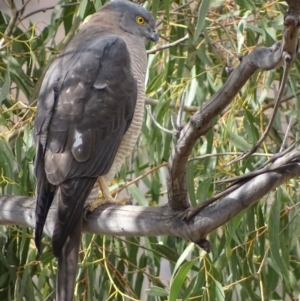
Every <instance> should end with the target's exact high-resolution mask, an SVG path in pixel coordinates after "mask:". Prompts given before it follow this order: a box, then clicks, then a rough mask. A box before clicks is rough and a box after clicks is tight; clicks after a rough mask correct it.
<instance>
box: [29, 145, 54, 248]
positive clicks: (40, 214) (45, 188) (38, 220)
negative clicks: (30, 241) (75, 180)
mask: <svg viewBox="0 0 300 301" xmlns="http://www.w3.org/2000/svg"><path fill="white" fill-rule="evenodd" d="M40 152H41V148H40V149H39V151H38V153H37V157H38V156H39V155H40ZM35 175H36V179H37V191H36V195H37V201H36V208H35V237H34V241H35V245H36V247H37V249H38V251H39V253H40V252H41V240H42V235H43V229H44V225H45V222H46V218H47V214H48V211H49V208H50V206H51V203H52V201H53V198H54V195H55V191H56V186H54V185H52V184H50V183H49V181H48V179H47V176H46V173H45V168H44V160H43V159H42V160H38V162H36V164H35Z"/></svg>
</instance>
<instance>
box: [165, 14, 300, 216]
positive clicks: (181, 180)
mask: <svg viewBox="0 0 300 301" xmlns="http://www.w3.org/2000/svg"><path fill="white" fill-rule="evenodd" d="M298 19H299V11H296V12H295V11H292V10H291V9H289V10H288V13H287V14H286V15H285V19H284V22H285V25H286V26H285V29H284V34H283V38H282V42H277V43H276V44H274V45H273V46H272V47H270V48H267V47H258V48H256V49H254V50H253V51H252V52H251V53H250V54H249V55H247V56H245V57H244V58H243V59H242V61H241V63H240V65H239V66H238V67H237V68H236V69H235V70H233V72H232V73H231V74H230V76H229V78H228V80H227V81H226V83H225V84H224V85H223V86H222V87H221V88H220V89H219V91H217V92H216V93H215V94H214V95H213V96H212V97H211V98H210V99H209V100H208V101H207V102H206V103H205V104H204V105H203V107H202V108H201V109H200V110H198V111H197V112H196V113H195V114H194V115H193V116H192V117H191V120H190V121H189V122H188V123H187V125H186V126H185V127H184V128H183V130H182V131H181V133H180V137H179V139H178V141H177V142H176V144H175V145H174V147H173V149H172V154H171V156H170V159H169V162H168V180H167V183H168V192H169V194H168V196H169V206H170V207H171V208H172V209H173V210H178V211H183V210H185V209H186V208H188V207H189V206H190V203H189V200H188V197H187V190H186V177H185V171H186V165H187V162H188V159H189V155H190V153H191V150H192V148H193V146H194V144H195V142H196V141H197V139H198V138H199V137H200V136H201V135H204V134H205V133H206V132H207V131H208V130H209V129H210V127H211V121H212V120H213V118H214V117H216V116H217V115H218V114H220V113H221V112H222V111H223V110H224V109H225V108H226V106H227V105H228V104H229V103H230V102H231V101H232V100H233V98H234V97H235V96H236V95H237V93H238V92H239V91H240V89H241V88H242V87H243V85H244V84H245V83H246V82H247V80H248V79H249V78H250V76H251V75H252V74H253V73H254V72H255V71H257V70H258V69H262V70H271V69H274V68H278V67H280V66H282V65H283V64H284V62H285V55H284V54H286V53H287V54H289V55H290V56H291V57H292V58H294V56H295V54H296V53H295V51H296V49H297V45H298V35H297V34H298V29H299V22H298Z"/></svg>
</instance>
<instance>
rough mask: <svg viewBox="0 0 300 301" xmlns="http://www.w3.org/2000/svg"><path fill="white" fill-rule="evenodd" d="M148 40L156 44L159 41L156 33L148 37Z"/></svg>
mask: <svg viewBox="0 0 300 301" xmlns="http://www.w3.org/2000/svg"><path fill="white" fill-rule="evenodd" d="M150 40H151V41H152V42H154V43H155V44H156V43H157V42H158V40H159V33H158V32H157V31H155V32H153V33H152V34H151V36H150Z"/></svg>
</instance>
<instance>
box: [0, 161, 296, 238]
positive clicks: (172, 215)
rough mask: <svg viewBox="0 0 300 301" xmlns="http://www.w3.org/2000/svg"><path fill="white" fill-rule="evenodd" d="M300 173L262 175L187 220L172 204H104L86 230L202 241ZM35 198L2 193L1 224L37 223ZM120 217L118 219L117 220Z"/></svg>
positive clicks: (50, 221) (292, 168)
mask: <svg viewBox="0 0 300 301" xmlns="http://www.w3.org/2000/svg"><path fill="white" fill-rule="evenodd" d="M297 176H300V165H299V164H298V163H295V164H290V165H289V166H288V167H287V168H285V169H284V170H281V171H280V172H270V173H268V174H263V175H259V176H257V177H255V178H253V179H252V180H250V181H249V182H248V183H246V184H244V185H243V186H241V187H240V188H239V189H237V190H236V191H234V192H233V193H231V194H229V195H228V196H227V197H225V198H224V199H222V200H221V201H220V202H218V203H217V204H214V205H212V206H209V207H207V208H205V209H203V210H202V211H201V212H200V213H198V215H196V216H195V217H194V218H192V219H190V220H189V221H188V222H186V221H185V220H183V219H182V218H181V215H180V214H178V212H176V211H173V210H171V209H170V207H169V206H167V205H163V206H157V207H145V206H131V205H124V206H120V205H113V204H105V205H102V206H100V207H98V208H97V209H96V210H95V211H93V212H92V213H90V214H89V215H88V216H87V220H86V221H85V222H84V227H83V229H84V232H87V233H93V234H107V235H117V236H118V235H120V236H152V235H175V236H178V237H182V238H184V239H187V240H190V241H193V242H195V243H199V242H200V241H201V240H203V239H204V238H205V237H206V235H207V234H208V233H210V232H211V231H213V230H214V229H216V228H217V227H219V226H221V225H222V224H224V223H226V222H227V221H229V220H230V219H232V218H233V217H234V216H235V215H237V214H238V213H240V212H241V211H243V210H245V209H246V208H248V207H249V206H251V205H253V204H255V203H256V202H258V200H259V199H260V198H262V197H263V196H264V195H266V194H267V193H269V192H270V191H271V190H273V189H274V188H276V187H278V186H279V185H281V184H282V183H284V182H286V181H288V180H289V179H292V178H294V177H297ZM35 201H36V200H35V198H32V197H22V196H1V197H0V224H3V225H5V224H17V225H20V226H26V227H31V228H34V227H35ZM55 218H56V205H54V206H52V207H51V208H50V211H49V214H48V218H47V221H46V225H45V228H44V232H45V233H46V234H47V235H48V236H51V235H52V232H53V227H54V222H55ZM116 221H118V222H116Z"/></svg>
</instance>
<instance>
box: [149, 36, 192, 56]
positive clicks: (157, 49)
mask: <svg viewBox="0 0 300 301" xmlns="http://www.w3.org/2000/svg"><path fill="white" fill-rule="evenodd" d="M188 39H189V35H188V34H186V35H185V36H184V37H183V38H181V39H179V40H177V41H175V42H173V43H170V44H167V45H163V46H161V47H155V48H152V49H150V50H147V54H153V53H156V52H158V51H161V50H164V49H167V48H171V47H175V46H177V45H179V44H180V43H183V42H185V41H186V40H188Z"/></svg>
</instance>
